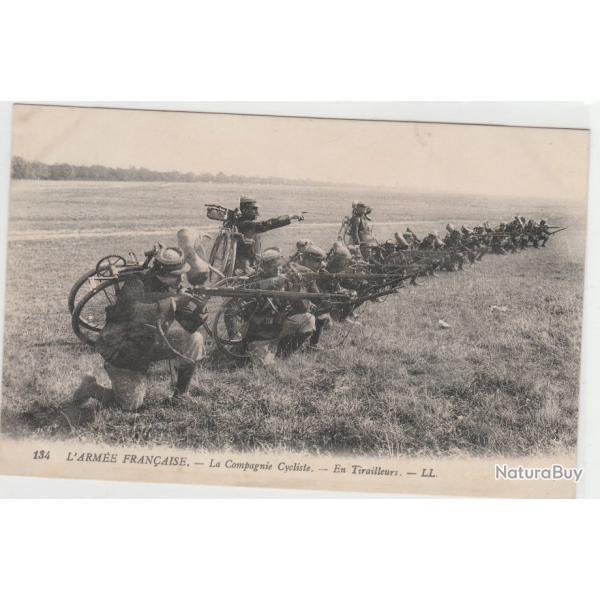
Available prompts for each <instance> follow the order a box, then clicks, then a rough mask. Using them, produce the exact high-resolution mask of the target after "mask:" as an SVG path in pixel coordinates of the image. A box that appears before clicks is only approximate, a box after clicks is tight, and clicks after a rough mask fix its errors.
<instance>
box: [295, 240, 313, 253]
mask: <svg viewBox="0 0 600 600" xmlns="http://www.w3.org/2000/svg"><path fill="white" fill-rule="evenodd" d="M311 244H312V242H311V241H310V240H309V239H306V238H305V239H303V240H298V241H297V242H296V248H297V249H298V250H304V249H305V248H308V247H309V246H310V245H311Z"/></svg>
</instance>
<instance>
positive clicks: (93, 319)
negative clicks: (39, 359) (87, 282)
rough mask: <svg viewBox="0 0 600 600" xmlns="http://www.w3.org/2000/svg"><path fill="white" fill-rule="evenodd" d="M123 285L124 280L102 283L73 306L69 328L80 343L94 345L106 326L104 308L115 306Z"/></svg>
mask: <svg viewBox="0 0 600 600" xmlns="http://www.w3.org/2000/svg"><path fill="white" fill-rule="evenodd" d="M123 284H124V278H120V279H111V280H108V281H102V282H101V283H99V284H98V285H97V286H96V287H95V288H93V289H92V290H90V291H89V292H88V293H87V294H86V295H85V296H84V297H83V298H82V299H81V300H80V301H79V303H78V304H77V306H75V309H74V310H73V314H72V316H71V327H72V328H73V332H74V333H75V335H76V336H77V337H78V338H79V339H80V340H81V341H82V342H84V343H86V344H89V345H90V346H94V345H95V343H96V340H97V339H98V334H99V333H100V332H101V331H102V329H103V328H104V326H105V325H106V307H107V306H110V305H112V304H115V302H116V300H117V294H118V293H119V291H120V290H121V288H122V286H123Z"/></svg>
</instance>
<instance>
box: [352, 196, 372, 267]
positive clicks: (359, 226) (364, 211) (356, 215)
mask: <svg viewBox="0 0 600 600" xmlns="http://www.w3.org/2000/svg"><path fill="white" fill-rule="evenodd" d="M371 210H372V209H371V207H369V206H367V205H366V204H364V203H362V202H359V203H358V204H355V205H353V207H352V217H351V218H350V223H349V227H348V232H349V235H350V239H351V242H352V244H353V245H354V246H359V247H360V251H361V254H362V256H363V258H364V259H365V260H369V258H370V256H371V249H372V248H373V247H374V246H376V245H377V242H376V241H375V238H374V237H373V229H372V227H371V225H370V224H369V221H370V220H371V217H370V216H369V215H370V214H371Z"/></svg>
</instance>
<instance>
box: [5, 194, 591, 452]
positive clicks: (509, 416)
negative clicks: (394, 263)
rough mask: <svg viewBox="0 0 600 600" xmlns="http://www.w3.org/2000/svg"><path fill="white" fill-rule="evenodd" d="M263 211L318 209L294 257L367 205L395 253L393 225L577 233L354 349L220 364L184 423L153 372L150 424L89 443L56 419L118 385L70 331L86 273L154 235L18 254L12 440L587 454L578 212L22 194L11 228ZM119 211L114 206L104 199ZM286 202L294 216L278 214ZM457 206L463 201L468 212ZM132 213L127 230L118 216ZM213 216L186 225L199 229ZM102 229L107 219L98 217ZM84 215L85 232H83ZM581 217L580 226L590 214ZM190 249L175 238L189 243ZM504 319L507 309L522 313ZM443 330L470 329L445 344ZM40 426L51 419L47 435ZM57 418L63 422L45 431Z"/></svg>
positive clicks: (372, 316) (10, 335)
mask: <svg viewBox="0 0 600 600" xmlns="http://www.w3.org/2000/svg"><path fill="white" fill-rule="evenodd" d="M241 191H243V192H249V193H255V195H256V196H257V197H258V198H260V199H261V201H262V204H263V206H264V209H263V212H264V213H265V214H266V215H268V216H271V215H274V214H279V213H285V212H291V211H297V210H299V209H304V210H308V211H309V213H310V214H309V215H308V220H307V222H306V223H305V224H302V225H299V226H293V227H289V228H286V229H283V230H280V231H278V232H273V233H272V234H270V237H269V238H268V239H269V244H268V245H271V243H272V244H279V245H282V246H283V247H285V248H286V249H290V248H291V246H292V244H293V242H294V241H295V240H296V239H298V238H299V237H311V238H312V239H313V240H314V241H315V242H317V243H320V244H324V245H325V242H326V241H327V240H332V239H333V238H334V237H335V234H336V231H337V230H336V228H335V227H331V226H319V224H320V223H331V222H338V221H339V220H340V219H341V217H342V215H343V214H345V213H346V212H347V211H348V207H349V205H350V203H351V201H352V200H356V199H358V198H359V197H360V198H364V199H366V200H367V201H368V202H369V203H371V205H372V206H373V207H374V209H375V217H376V219H377V220H380V221H382V222H387V223H388V225H376V232H377V233H378V235H379V236H380V238H385V237H388V236H389V234H390V233H391V231H393V230H394V229H395V227H394V226H392V225H389V223H390V222H392V221H402V220H404V221H405V222H411V221H419V220H423V221H433V223H432V224H429V223H428V224H427V225H425V224H423V225H421V226H419V225H416V226H415V229H416V230H418V231H420V232H424V231H426V230H427V229H431V228H434V227H438V228H440V226H441V225H442V224H443V223H444V222H445V221H447V220H452V221H455V222H459V223H460V222H464V221H468V220H471V219H479V220H481V219H483V218H488V219H490V220H491V221H499V220H501V219H506V218H509V217H510V216H511V215H512V214H514V211H516V210H518V211H520V212H523V213H525V214H526V215H527V216H529V215H532V216H535V217H538V218H539V217H540V216H546V217H548V218H549V219H551V220H553V221H555V222H558V221H560V222H565V223H569V224H570V225H571V228H570V229H569V231H568V232H565V234H566V233H568V234H569V235H568V236H567V235H565V234H559V236H557V238H560V236H561V235H562V236H563V237H562V238H561V239H556V238H554V239H552V240H551V242H550V247H549V248H547V249H544V250H537V251H536V250H533V249H532V250H529V251H527V252H524V253H521V254H518V255H514V256H507V257H496V256H487V257H485V258H484V260H483V262H482V263H481V264H479V265H478V266H477V267H476V268H475V269H468V270H466V271H465V272H464V273H456V274H443V275H442V276H441V277H439V278H437V279H427V280H423V283H424V285H423V286H422V287H419V288H411V289H406V290H403V291H402V293H400V294H399V295H397V296H393V297H391V298H389V299H388V300H387V301H386V302H385V303H383V304H369V305H368V306H367V307H366V309H365V311H364V313H363V317H362V322H363V326H362V327H361V328H360V330H359V331H358V333H357V334H356V335H354V336H353V337H352V338H351V339H350V341H349V343H347V344H346V345H345V346H344V347H343V348H340V349H338V350H336V351H331V352H327V353H320V354H311V355H297V356H294V357H292V358H290V359H289V360H286V361H282V362H279V363H278V364H276V365H274V366H273V367H271V368H256V367H241V368H240V367H234V366H232V365H229V364H225V363H223V361H222V360H220V359H219V358H218V357H214V358H213V359H211V360H208V361H206V363H205V364H204V366H203V368H202V369H201V370H200V373H199V376H198V377H197V381H196V385H195V387H194V388H193V390H192V392H193V395H192V398H191V399H190V400H189V401H187V402H185V403H184V404H182V405H181V406H179V407H177V408H171V407H167V406H165V405H164V404H163V400H164V399H165V397H167V396H168V394H169V390H170V386H171V382H170V375H169V372H168V368H167V366H166V364H161V365H157V366H156V367H154V368H153V370H152V372H151V386H150V391H149V395H148V400H147V404H146V405H145V407H144V408H143V410H142V411H140V412H139V413H137V414H133V413H125V412H122V411H119V410H112V411H109V410H104V411H101V412H100V413H99V414H98V416H97V418H96V420H95V421H94V422H93V423H91V424H88V425H84V426H80V427H75V428H71V427H69V426H65V423H64V421H63V420H60V419H56V418H54V417H49V416H48V415H52V414H53V413H52V411H46V410H45V409H46V408H52V407H57V406H59V405H60V404H61V403H63V402H64V401H65V400H67V399H68V398H69V396H70V394H71V392H72V390H73V389H74V388H75V387H76V385H77V382H78V381H79V378H80V376H81V374H82V373H86V372H91V373H94V374H95V375H96V376H97V377H98V378H99V379H100V380H101V381H103V382H107V378H106V376H105V374H104V372H103V369H102V367H101V361H100V359H99V357H97V356H96V355H95V354H93V353H92V352H90V351H89V350H88V349H86V348H84V347H82V345H81V344H80V343H79V342H78V341H77V339H76V338H75V336H74V335H73V333H72V332H71V331H70V324H69V317H68V311H67V309H66V297H67V293H68V291H69V288H70V286H71V284H72V282H73V281H74V280H75V278H76V276H77V275H79V273H80V272H82V271H84V270H85V269H87V268H89V266H91V265H93V264H95V262H96V260H97V259H98V258H99V257H100V256H102V255H104V254H108V253H112V252H115V251H119V252H121V253H123V252H126V251H127V250H128V249H130V248H133V249H134V250H136V251H137V252H138V253H141V251H142V250H144V249H146V248H148V247H150V245H151V244H152V243H153V242H154V241H156V240H154V239H153V238H152V237H147V238H146V237H144V236H138V237H135V238H133V239H132V238H128V237H127V236H124V237H113V238H110V239H104V238H101V237H100V238H90V239H77V240H50V241H39V242H12V243H10V244H9V254H8V271H7V280H8V282H7V286H8V288H7V307H6V320H5V334H4V336H5V354H4V373H3V396H2V430H3V432H4V433H5V434H8V435H14V436H39V437H51V436H59V437H76V438H77V439H81V440H87V441H93V442H102V443H110V444H132V443H144V444H167V445H170V446H181V447H198V448H236V449H261V448H263V449H271V448H285V449H300V450H308V451H311V452H356V453H375V454H392V455H395V454H420V453H426V454H432V453H433V454H452V453H468V454H497V453H501V454H504V455H519V454H529V453H535V452H543V451H554V450H556V451H559V450H560V451H563V450H565V449H572V448H573V447H574V445H575V442H576V424H577V396H578V376H579V347H580V331H581V313H582V291H583V290H582V287H583V235H584V220H583V216H582V215H580V213H577V212H576V211H574V210H572V209H570V208H569V209H567V208H565V207H560V206H552V205H549V204H547V203H546V205H545V206H542V203H539V202H537V203H536V202H529V203H528V204H527V206H524V203H523V201H522V200H521V199H517V200H515V201H514V202H510V201H503V202H496V203H493V204H491V203H489V202H488V201H487V200H486V199H477V200H473V199H466V200H465V199H463V200H462V201H461V202H460V203H456V202H453V201H449V199H448V198H444V197H439V198H435V197H430V198H428V199H427V204H424V202H423V200H424V199H423V198H407V197H402V196H398V195H397V194H396V195H394V194H392V193H390V192H384V191H378V190H370V191H366V190H359V189H356V188H349V189H334V188H304V189H302V190H299V189H297V188H292V187H287V186H278V187H275V186H269V187H266V186H261V187H259V188H257V189H256V190H239V189H237V188H236V187H234V186H212V185H199V184H198V185H197V184H97V183H94V184H91V183H85V184H81V183H76V182H73V183H63V184H56V183H54V184H48V183H43V184H42V183H28V182H20V183H19V184H17V186H15V188H14V189H13V194H12V201H13V203H12V205H11V230H12V231H15V230H26V229H27V230H32V229H44V230H50V229H55V230H69V228H72V227H76V228H84V227H88V228H94V227H101V228H106V229H111V230H115V229H122V230H128V229H143V228H145V227H148V228H162V227H171V226H172V227H173V232H175V230H176V228H177V227H179V226H181V225H182V224H186V223H187V224H193V225H196V224H198V225H200V226H202V225H203V224H204V223H206V219H205V217H204V210H203V206H202V205H203V203H204V202H209V201H216V202H221V203H223V204H233V203H234V202H235V197H236V196H237V195H239V193H240V192H241ZM100 199H102V202H101V203H100V202H99V200H100ZM275 199H277V201H276V200H275ZM450 200H452V199H450ZM117 207H120V209H119V213H118V214H117V210H116V208H117ZM194 207H196V211H197V214H198V218H197V219H195V218H191V219H190V218H186V216H187V215H189V214H194ZM86 214H89V215H92V216H93V218H92V219H91V220H87V219H86V218H84V216H85V215H86ZM82 215H83V216H82ZM578 215H579V216H578ZM165 241H174V233H173V239H172V240H165ZM491 305H503V306H507V307H508V310H507V311H506V312H504V313H498V312H492V311H490V306H491ZM438 319H444V320H445V321H447V322H448V323H449V324H450V325H451V326H452V327H451V328H450V329H446V330H443V329H440V328H439V327H438ZM32 409H36V410H34V411H33V412H35V413H37V414H38V415H41V417H39V418H37V419H34V420H32V419H31V418H30V417H29V416H28V415H30V414H31V413H32ZM44 415H47V418H44Z"/></svg>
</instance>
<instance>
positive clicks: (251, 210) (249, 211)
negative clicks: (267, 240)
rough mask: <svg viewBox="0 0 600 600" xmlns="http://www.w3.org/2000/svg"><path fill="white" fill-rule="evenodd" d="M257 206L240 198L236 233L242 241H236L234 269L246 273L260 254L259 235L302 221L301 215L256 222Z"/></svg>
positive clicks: (249, 200) (250, 200)
mask: <svg viewBox="0 0 600 600" xmlns="http://www.w3.org/2000/svg"><path fill="white" fill-rule="evenodd" d="M259 208H260V207H259V205H258V203H257V202H256V200H254V199H252V198H248V197H247V196H242V197H241V198H240V216H239V217H238V219H237V221H236V226H237V228H238V231H239V232H240V233H241V234H242V235H243V236H244V239H242V240H238V243H237V253H236V261H235V262H236V265H235V266H236V269H239V270H240V271H242V272H243V273H247V272H248V271H249V269H253V268H254V267H255V266H256V258H257V256H259V255H260V252H261V235H262V234H263V233H265V232H267V231H271V230H272V229H278V228H279V227H285V226H286V225H289V224H290V223H291V222H292V221H302V220H304V217H303V216H302V215H301V214H293V215H282V216H279V217H273V218H272V219H266V220H265V221H258V217H259Z"/></svg>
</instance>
